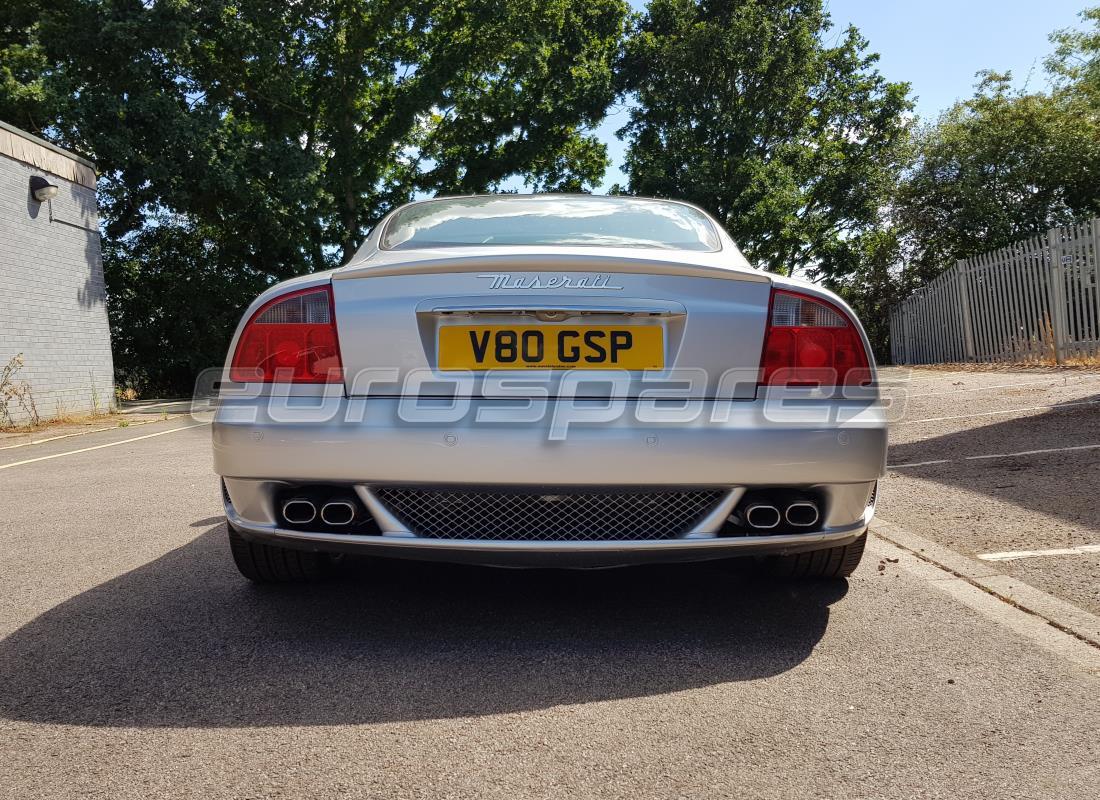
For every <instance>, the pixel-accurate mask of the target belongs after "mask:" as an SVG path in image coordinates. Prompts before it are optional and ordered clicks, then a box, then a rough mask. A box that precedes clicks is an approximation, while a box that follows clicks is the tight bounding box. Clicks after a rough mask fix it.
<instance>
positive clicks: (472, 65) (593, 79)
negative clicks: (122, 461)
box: [0, 0, 626, 392]
mask: <svg viewBox="0 0 1100 800" xmlns="http://www.w3.org/2000/svg"><path fill="white" fill-rule="evenodd" d="M625 19H626V5H625V3H624V2H623V0H303V2H297V3H286V2H276V1H275V0H236V1H235V2H231V1H230V0H205V1H204V2H197V0H158V2H156V3H143V2H139V1H138V0H56V1H55V2H49V3H47V2H42V0H14V2H10V3H8V4H6V5H5V6H4V7H3V8H2V9H0V64H2V67H0V117H3V118H5V119H7V120H10V121H11V122H12V123H14V124H16V125H18V126H20V127H23V128H25V129H28V130H30V131H31V132H33V133H37V134H39V135H43V136H45V137H46V138H49V139H52V140H53V141H56V142H57V143H59V144H61V145H63V146H67V147H70V148H72V149H74V150H76V151H78V152H81V153H85V154H87V155H88V156H90V157H91V158H93V159H94V160H95V161H96V163H97V165H98V166H99V168H100V170H101V179H100V198H101V209H100V211H101V216H102V219H103V229H104V234H105V250H104V252H105V270H106V273H107V279H108V296H109V302H110V304H111V314H112V318H113V320H114V321H115V336H116V342H118V344H119V346H118V347H117V349H118V353H116V363H117V364H118V366H119V368H120V372H121V374H122V377H123V378H124V379H126V378H134V379H140V380H141V381H143V385H142V387H141V388H143V389H145V390H148V391H155V392H166V391H171V392H180V391H184V390H186V389H187V388H188V387H187V384H186V382H185V381H184V378H183V376H184V375H185V374H186V373H187V372H188V371H192V372H193V371H194V367H195V365H197V364H202V365H213V364H218V363H220V360H221V358H222V357H223V354H224V348H225V346H226V344H227V343H228V338H229V334H230V333H231V330H232V323H233V322H235V318H236V315H237V314H239V313H240V311H241V310H242V309H243V307H244V305H245V304H246V303H247V302H248V301H249V300H250V299H251V297H252V295H253V294H254V293H255V291H256V290H257V289H258V288H262V287H263V286H266V285H268V284H270V283H272V282H274V281H277V280H280V279H283V278H286V277H289V276H292V275H295V274H299V273H302V272H306V271H311V270H319V269H325V268H328V267H332V266H337V265H339V264H341V263H344V262H346V261H347V260H348V259H350V258H351V256H352V254H353V253H354V252H355V250H356V249H357V248H358V246H359V245H360V244H361V243H362V241H363V239H364V237H365V235H366V233H367V232H368V231H369V229H370V227H371V226H372V225H374V224H375V222H377V220H378V219H379V218H381V217H382V216H383V215H384V214H385V213H386V212H387V211H389V210H390V209H392V208H393V207H395V206H396V205H399V204H401V203H404V202H407V201H409V200H410V199H412V198H413V197H415V196H418V195H424V194H435V193H453V192H477V191H486V190H490V189H493V188H497V187H499V186H501V185H502V184H503V183H504V182H505V181H507V180H509V179H512V178H517V177H518V178H520V179H522V180H523V181H524V182H525V183H526V184H527V185H528V186H531V187H534V188H538V189H544V190H561V189H570V190H581V189H584V188H586V187H590V186H592V185H594V184H595V183H596V182H598V181H599V179H600V178H601V176H602V174H603V171H604V169H605V167H606V162H607V156H606V152H605V149H604V147H603V145H602V144H600V143H599V142H598V141H597V140H596V139H595V137H594V136H592V135H591V134H590V133H588V132H587V131H588V130H589V129H590V128H592V127H594V126H595V125H596V123H598V121H599V120H600V118H601V117H602V116H603V113H604V110H605V109H606V107H607V105H608V104H609V103H610V101H611V100H612V98H613V96H614V85H613V79H612V69H613V64H614V60H615V57H616V55H617V53H618V49H619V47H620V43H621V38H622V33H623V28H624V24H625ZM154 260H155V261H156V263H154ZM189 274H190V275H194V276H198V275H202V276H203V282H202V285H201V286H200V285H199V282H197V281H196V280H184V277H185V276H187V275H189ZM169 276H172V277H171V278H170V279H169ZM146 278H148V282H149V287H154V286H155V287H157V288H156V289H153V288H149V287H145V286H143V285H142V284H143V283H144V282H145V280H146ZM223 311H225V313H223ZM203 314H206V315H207V319H208V328H209V329H208V330H203V331H198V330H197V328H196V325H195V323H196V322H197V321H198V320H201V318H202V315H203ZM188 331H190V332H191V333H192V334H195V335H193V336H185V335H184V333H185V332H188ZM120 337H121V338H120Z"/></svg>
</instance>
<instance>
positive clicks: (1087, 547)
mask: <svg viewBox="0 0 1100 800" xmlns="http://www.w3.org/2000/svg"><path fill="white" fill-rule="evenodd" d="M1089 553H1100V544H1082V545H1078V546H1077V547H1055V548H1052V549H1050V550H1010V551H1008V552H1005V553H982V554H981V555H979V556H978V558H980V559H981V560H982V561H1015V560H1016V559H1019V558H1042V557H1043V556H1083V555H1087V554H1089Z"/></svg>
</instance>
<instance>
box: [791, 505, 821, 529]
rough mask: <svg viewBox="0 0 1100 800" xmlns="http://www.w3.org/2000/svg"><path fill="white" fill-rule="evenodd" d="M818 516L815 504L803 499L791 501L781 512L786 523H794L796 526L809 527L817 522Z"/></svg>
mask: <svg viewBox="0 0 1100 800" xmlns="http://www.w3.org/2000/svg"><path fill="white" fill-rule="evenodd" d="M820 516H821V515H820V514H819V513H818V510H817V506H816V505H815V504H814V503H810V502H808V501H805V500H800V501H798V502H796V503H791V504H790V505H789V506H787V510H786V511H784V512H783V517H784V519H786V520H787V524H788V525H794V526H795V527H796V528H810V527H812V526H814V525H816V524H817V521H818V519H819V518H820Z"/></svg>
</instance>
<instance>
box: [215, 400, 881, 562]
mask: <svg viewBox="0 0 1100 800" xmlns="http://www.w3.org/2000/svg"><path fill="white" fill-rule="evenodd" d="M299 400H301V401H303V402H301V403H298V402H297V401H299ZM467 405H468V407H467V408H465V409H464V413H463V414H462V415H461V417H459V416H458V414H457V413H456V414H452V415H451V416H452V417H453V419H450V421H439V420H435V421H431V422H422V421H416V422H410V421H408V420H407V419H405V420H403V419H402V416H408V415H407V414H404V413H403V410H402V408H401V401H400V400H398V399H390V398H371V399H369V400H358V401H355V400H347V399H345V398H342V397H340V398H334V399H328V400H322V399H320V398H296V399H294V400H293V401H292V400H290V399H286V400H284V401H283V403H282V405H281V406H279V407H277V408H276V407H273V406H272V405H271V404H270V403H269V402H265V403H259V402H257V401H255V400H251V401H247V402H234V401H232V400H231V401H228V402H223V403H222V405H221V407H220V408H219V410H218V412H217V415H216V418H215V420H214V424H213V441H214V465H215V471H216V472H218V474H220V475H222V476H223V479H224V482H225V487H226V514H227V517H228V519H229V522H230V524H232V525H233V527H234V528H236V529H237V530H238V531H240V532H241V533H242V534H243V535H245V536H247V537H249V538H252V539H255V540H261V541H267V542H271V543H278V544H281V545H283V546H291V547H300V548H306V549H315V550H328V551H338V552H370V553H374V554H380V555H390V556H396V557H405V558H418V559H445V560H452V561H455V560H457V561H471V562H477V563H498V564H516V565H528V566H537V565H560V566H606V565H612V564H625V563H637V562H645V561H675V560H703V559H711V558H723V557H728V556H735V555H749V554H760V553H791V552H799V551H805V550H814V549H821V548H825V547H832V546H837V545H843V544H846V543H848V542H851V541H853V540H854V539H856V538H857V537H858V536H860V535H861V534H862V533H863V532H864V531H865V530H866V528H867V525H868V523H869V521H870V518H871V514H872V513H873V503H872V502H871V500H872V497H873V490H874V486H875V482H876V481H877V479H878V478H879V477H880V476H881V475H882V473H883V470H884V467H885V454H886V423H885V419H884V416H883V414H882V411H881V409H880V408H879V407H878V405H877V404H871V403H868V404H866V405H865V406H863V407H862V408H860V407H853V406H852V404H851V403H847V404H845V405H844V406H843V407H841V406H840V405H839V404H837V403H835V402H832V401H828V402H826V401H822V402H819V403H817V404H816V405H814V406H812V407H811V408H809V409H804V412H805V413H801V414H798V415H790V414H787V415H786V416H784V415H783V414H779V415H778V418H777V415H776V414H775V413H774V409H773V410H769V409H768V407H767V404H766V403H764V402H763V401H733V402H726V403H725V404H723V405H719V403H717V402H709V401H708V402H704V403H702V408H701V410H700V413H698V414H697V415H696V417H695V418H694V419H691V420H687V421H682V422H679V421H673V420H663V421H657V422H654V421H652V420H649V421H645V422H642V421H640V420H639V414H637V413H633V412H634V409H631V408H627V409H626V413H623V414H621V415H619V416H618V417H617V418H616V419H607V420H604V421H601V422H595V421H592V420H589V421H587V422H580V423H578V424H575V425H572V426H570V427H569V428H568V431H567V433H566V435H565V436H564V437H562V438H554V436H555V434H554V427H553V426H554V424H555V423H554V421H553V420H550V419H547V420H545V421H535V422H522V421H517V422H496V423H491V422H487V421H486V420H485V417H486V416H487V413H486V412H489V414H488V415H489V416H492V414H493V413H498V412H500V411H501V409H506V408H508V407H509V405H510V406H511V407H513V408H514V407H515V403H514V402H513V403H511V404H508V403H506V402H505V401H488V400H478V401H470V403H469V404H467ZM642 416H643V417H644V415H642ZM479 418H480V421H479ZM839 420H843V422H841V421H839ZM315 484H325V485H333V486H340V487H346V489H347V490H348V491H349V492H354V493H355V494H356V495H358V497H359V498H360V500H361V501H362V502H363V505H364V507H365V508H366V509H368V510H369V512H370V514H371V516H372V517H373V519H374V522H375V523H377V530H376V531H372V532H371V533H360V532H355V533H339V532H332V531H325V530H299V529H293V526H290V527H288V526H287V525H285V524H282V523H281V522H280V519H279V514H278V509H277V508H276V501H275V497H276V494H277V493H278V492H279V491H280V490H281V489H285V488H286V487H287V486H299V485H301V486H309V485H315ZM393 485H400V486H417V487H464V486H467V487H468V486H482V487H485V486H488V487H500V488H501V489H507V488H508V487H512V488H519V489H522V488H524V487H528V488H529V487H575V488H582V489H583V488H587V487H631V488H633V489H641V490H644V489H646V488H653V489H656V488H660V487H712V488H719V489H722V490H723V491H724V492H726V501H725V505H723V506H721V507H720V508H719V509H718V512H721V514H722V515H725V514H728V513H729V512H730V511H731V510H732V508H733V506H734V505H735V504H736V502H737V501H738V498H740V497H741V496H742V494H743V493H744V492H745V491H750V490H754V489H767V488H775V487H784V488H791V487H796V488H800V489H806V490H812V491H814V492H815V493H816V494H817V495H818V496H820V497H821V498H822V501H823V505H824V508H823V515H822V520H821V524H820V526H818V527H817V528H815V529H814V530H813V531H811V532H807V533H783V534H778V535H752V536H730V535H723V532H722V531H720V530H719V528H720V526H721V523H722V520H720V519H715V520H711V522H710V523H708V524H705V525H701V526H697V527H696V528H694V529H692V530H690V531H687V532H686V533H685V535H683V536H682V537H680V538H674V539H660V540H630V541H527V540H517V541H510V540H509V541H499V540H478V539H454V538H451V539H439V538H430V537H427V536H421V535H418V534H417V533H416V531H414V530H410V529H409V528H408V527H406V526H404V525H402V524H401V523H400V521H399V520H396V519H395V518H394V517H393V516H392V515H391V514H389V513H387V510H386V509H385V508H384V507H382V506H381V505H380V504H379V502H378V500H377V496H376V495H375V494H374V491H373V489H374V488H375V487H378V486H393ZM723 509H724V510H723ZM716 513H717V512H716Z"/></svg>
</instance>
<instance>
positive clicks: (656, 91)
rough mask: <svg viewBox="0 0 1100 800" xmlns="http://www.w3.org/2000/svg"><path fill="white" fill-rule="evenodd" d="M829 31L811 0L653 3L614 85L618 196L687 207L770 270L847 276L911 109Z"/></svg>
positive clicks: (890, 174)
mask: <svg viewBox="0 0 1100 800" xmlns="http://www.w3.org/2000/svg"><path fill="white" fill-rule="evenodd" d="M830 26H831V23H830V21H829V16H828V14H827V13H826V12H825V10H824V3H823V2H822V0H652V2H651V3H650V4H649V6H648V9H647V14H646V16H645V17H644V18H643V19H642V20H641V22H640V24H639V25H638V27H637V30H636V31H635V32H634V33H633V35H632V36H631V37H630V39H629V41H628V43H627V46H626V52H625V56H624V59H623V67H622V75H621V80H622V83H621V87H622V89H623V90H625V91H627V92H630V93H632V94H633V95H634V96H635V97H636V98H637V107H636V108H633V109H632V110H631V113H630V121H629V122H628V124H627V125H626V126H625V127H624V128H623V129H622V131H620V135H625V136H626V137H627V138H628V140H629V147H628V150H627V158H626V168H627V173H628V176H629V191H630V192H633V193H637V194H644V195H657V196H663V197H677V198H682V199H686V200H690V201H693V202H695V203H697V204H698V205H700V206H702V207H703V208H705V209H707V210H708V211H710V212H711V213H713V214H715V215H716V216H717V217H718V218H719V219H720V220H722V221H723V222H724V223H725V225H726V227H727V228H728V230H729V232H730V233H731V234H732V235H733V238H734V239H735V240H736V241H737V242H738V244H739V245H740V246H741V248H742V249H743V250H744V251H745V253H746V255H747V256H748V258H749V259H750V261H752V262H754V263H756V264H758V265H760V266H764V267H766V268H768V269H770V270H772V271H776V272H783V273H789V272H791V271H793V270H803V271H808V272H809V273H811V274H815V275H821V276H828V275H841V274H845V273H848V272H851V271H852V270H853V269H854V268H855V267H856V266H857V265H858V263H859V258H860V251H861V245H860V244H859V241H858V240H859V236H860V234H862V233H864V232H866V231H868V230H872V229H874V227H875V225H876V224H877V222H878V221H879V212H880V207H881V205H882V203H883V202H884V199H885V193H886V192H887V191H888V189H889V188H890V187H891V186H892V185H893V182H894V180H895V179H896V174H897V171H898V169H899V167H900V161H901V158H902V156H903V152H904V149H903V145H904V142H905V134H906V125H907V122H906V114H907V112H908V111H909V110H910V108H911V105H910V102H909V100H908V99H907V91H908V86H907V85H906V84H903V83H890V82H887V81H886V80H885V79H884V78H883V77H882V76H881V75H880V74H879V73H878V72H877V70H876V69H875V62H876V60H877V56H875V55H872V54H869V53H868V52H867V42H866V41H865V40H864V39H863V38H862V37H861V36H860V35H859V32H858V31H857V30H856V29H855V28H851V27H850V28H848V29H847V30H845V31H843V32H842V33H841V34H840V35H839V36H836V37H834V38H835V43H830V42H829V41H828V40H829V37H830V34H829V32H830Z"/></svg>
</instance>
